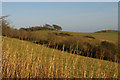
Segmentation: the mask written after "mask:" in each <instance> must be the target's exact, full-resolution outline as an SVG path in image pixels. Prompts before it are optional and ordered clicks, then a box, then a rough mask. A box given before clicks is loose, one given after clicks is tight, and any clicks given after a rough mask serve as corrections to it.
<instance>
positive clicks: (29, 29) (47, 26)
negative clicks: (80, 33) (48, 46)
mask: <svg viewBox="0 0 120 80" xmlns="http://www.w3.org/2000/svg"><path fill="white" fill-rule="evenodd" d="M20 30H26V31H38V30H62V27H61V26H58V25H55V24H53V25H52V26H51V25H49V24H45V25H43V26H35V27H29V28H20Z"/></svg>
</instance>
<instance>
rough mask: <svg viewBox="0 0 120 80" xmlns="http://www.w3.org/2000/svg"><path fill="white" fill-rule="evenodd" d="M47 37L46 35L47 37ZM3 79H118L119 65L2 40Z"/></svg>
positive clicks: (19, 42)
mask: <svg viewBox="0 0 120 80" xmlns="http://www.w3.org/2000/svg"><path fill="white" fill-rule="evenodd" d="M45 34H46V33H45ZM2 51H3V54H2V67H3V68H2V77H3V78H10V77H11V78H15V77H17V78H29V77H30V78H36V77H40V78H58V77H59V78H73V77H74V78H117V76H118V64H117V63H113V62H109V61H104V60H99V59H93V58H88V57H83V56H79V55H74V54H70V53H67V52H64V51H59V50H56V49H51V48H47V47H46V46H44V45H37V44H34V43H32V42H27V41H22V40H18V39H14V38H7V37H3V38H2Z"/></svg>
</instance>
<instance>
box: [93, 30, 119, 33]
mask: <svg viewBox="0 0 120 80" xmlns="http://www.w3.org/2000/svg"><path fill="white" fill-rule="evenodd" d="M101 32H118V30H101V31H96V32H95V33H101Z"/></svg>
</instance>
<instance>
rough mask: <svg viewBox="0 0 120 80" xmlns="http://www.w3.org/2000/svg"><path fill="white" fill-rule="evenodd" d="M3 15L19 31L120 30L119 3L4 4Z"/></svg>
mask: <svg viewBox="0 0 120 80" xmlns="http://www.w3.org/2000/svg"><path fill="white" fill-rule="evenodd" d="M2 15H10V16H9V17H8V18H7V19H8V20H9V21H10V22H11V24H12V25H13V26H15V28H20V27H29V26H35V25H44V24H46V23H47V24H58V25H60V26H61V27H62V28H63V30H64V31H73V32H95V31H98V30H104V29H114V30H116V29H118V3H117V2H3V3H2Z"/></svg>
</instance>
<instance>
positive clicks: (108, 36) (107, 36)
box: [35, 30, 118, 43]
mask: <svg viewBox="0 0 120 80" xmlns="http://www.w3.org/2000/svg"><path fill="white" fill-rule="evenodd" d="M35 32H36V33H38V34H42V35H45V36H47V35H49V33H53V32H56V33H60V32H63V33H69V34H71V35H76V36H78V37H83V36H86V35H91V36H93V37H95V38H96V39H99V40H108V41H111V42H114V43H118V32H101V33H81V32H67V31H51V30H39V31H35Z"/></svg>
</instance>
